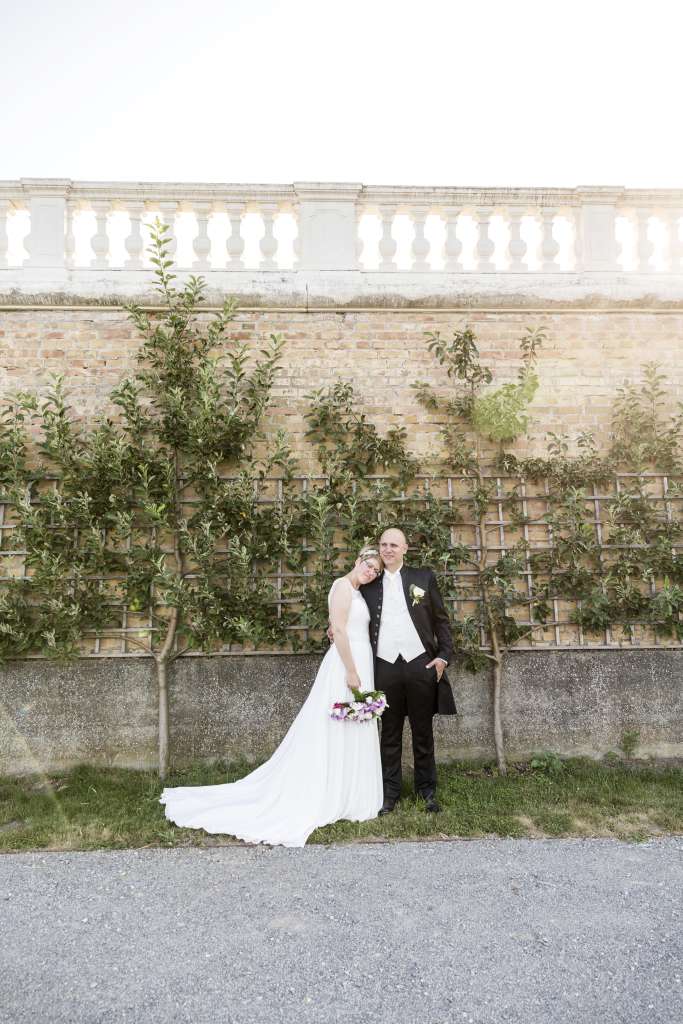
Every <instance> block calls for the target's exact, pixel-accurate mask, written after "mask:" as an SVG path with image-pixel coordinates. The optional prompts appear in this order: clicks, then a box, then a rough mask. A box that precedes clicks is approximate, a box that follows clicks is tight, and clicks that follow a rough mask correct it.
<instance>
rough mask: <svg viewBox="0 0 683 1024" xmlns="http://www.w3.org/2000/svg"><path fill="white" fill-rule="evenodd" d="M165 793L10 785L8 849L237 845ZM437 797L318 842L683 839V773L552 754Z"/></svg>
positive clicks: (459, 781)
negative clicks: (434, 808)
mask: <svg viewBox="0 0 683 1024" xmlns="http://www.w3.org/2000/svg"><path fill="white" fill-rule="evenodd" d="M252 768H253V765H248V764H246V763H242V764H226V763H224V762H216V763H214V764H211V765H206V764H199V763H198V764H194V765H192V766H191V767H189V768H187V769H185V770H182V771H176V772H173V773H172V774H171V775H170V776H169V778H168V780H167V783H166V784H167V785H168V786H195V785H202V786H206V785H213V784H216V783H223V782H232V781H234V780H235V779H238V778H241V777H242V776H243V775H246V774H247V773H248V772H249V771H250V770H251V769H252ZM410 781H411V780H409V782H410ZM161 789H162V786H161V784H160V783H159V779H158V776H156V775H155V773H154V772H150V771H135V770H131V769H124V768H98V767H93V766H89V765H79V766H78V767H76V768H73V769H71V770H70V771H64V772H58V773H52V774H50V775H27V776H21V777H0V851H4V852H10V851H19V850H100V849H111V850H114V849H130V848H135V847H138V848H139V847H181V846H208V845H212V846H213V845H216V844H226V845H228V844H231V843H235V842H236V840H234V839H231V838H230V837H229V836H225V837H223V836H211V835H208V834H207V833H206V832H204V831H203V830H196V829H182V828H177V827H176V826H175V825H172V824H171V823H170V822H168V821H167V820H166V818H165V816H164V809H163V807H162V805H161V804H159V802H158V801H159V794H160V793H161ZM438 797H439V801H440V803H441V805H442V811H441V813H439V814H427V813H426V812H425V810H424V804H423V803H422V801H421V800H419V799H417V798H416V797H415V796H414V795H413V794H412V792H411V789H410V786H409V785H408V784H406V785H405V786H404V793H403V795H402V799H401V803H400V804H399V805H398V807H397V809H396V810H395V811H394V812H393V813H392V814H390V815H387V816H385V817H382V818H375V819H374V820H372V821H367V822H362V823H354V822H348V821H340V822H336V823H335V824H333V825H328V826H326V827H325V828H321V829H318V830H317V831H316V832H314V833H313V835H312V836H311V838H310V840H309V842H311V843H339V842H353V841H359V840H361V841H382V840H402V839H404V840H405V839H450V838H474V837H482V836H514V837H529V836H531V837H546V836H583V837H585V836H613V837H616V838H619V839H629V840H643V839H646V838H648V837H650V836H656V835H662V834H670V833H681V832H683V768H681V767H680V766H678V765H667V764H663V765H655V764H650V763H648V762H635V761H629V762H626V761H619V762H618V763H616V762H615V761H614V760H611V761H593V760H590V759H588V758H571V759H568V760H566V761H560V760H559V758H557V757H556V756H555V755H552V754H550V755H545V756H541V757H539V758H537V759H535V760H534V761H532V762H530V763H526V762H525V763H520V764H515V765H512V766H511V767H510V769H509V774H508V775H507V776H506V777H505V778H502V777H500V776H498V773H497V772H496V769H495V768H494V767H493V766H492V765H490V764H479V765H473V764H472V763H469V762H468V763H456V764H450V765H442V766H440V767H439V785H438Z"/></svg>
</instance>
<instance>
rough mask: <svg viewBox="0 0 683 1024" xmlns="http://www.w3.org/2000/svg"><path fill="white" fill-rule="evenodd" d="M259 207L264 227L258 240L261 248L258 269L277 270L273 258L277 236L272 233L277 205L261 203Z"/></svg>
mask: <svg viewBox="0 0 683 1024" xmlns="http://www.w3.org/2000/svg"><path fill="white" fill-rule="evenodd" d="M259 209H260V213H261V216H262V217H263V228H264V231H263V238H262V239H261V241H260V242H259V248H260V249H261V262H260V263H259V270H277V263H276V261H275V259H274V258H273V257H274V256H275V253H276V252H277V244H278V243H277V238H276V237H275V235H274V233H273V230H274V227H275V215H276V213H277V206H276V205H275V203H261V204H260V207H259Z"/></svg>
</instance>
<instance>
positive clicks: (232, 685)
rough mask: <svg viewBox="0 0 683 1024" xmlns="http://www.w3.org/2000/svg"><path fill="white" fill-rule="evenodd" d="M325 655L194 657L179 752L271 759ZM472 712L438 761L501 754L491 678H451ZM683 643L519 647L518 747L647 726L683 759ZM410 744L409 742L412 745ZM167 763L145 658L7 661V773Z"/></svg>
mask: <svg viewBox="0 0 683 1024" xmlns="http://www.w3.org/2000/svg"><path fill="white" fill-rule="evenodd" d="M319 664H320V657H319V656H316V655H287V656H282V655H279V656H268V655H263V656H257V657H253V656H252V657H240V656H238V655H235V656H229V657H214V658H202V657H194V658H187V659H185V660H181V661H180V662H179V663H178V664H177V666H176V668H175V672H174V677H173V681H172V683H171V691H170V693H171V754H172V762H173V764H174V765H176V766H181V765H185V764H188V763H189V762H191V761H193V760H207V761H209V760H214V759H218V758H225V759H228V760H237V759H241V758H246V759H247V760H248V761H252V762H255V761H258V760H260V759H263V758H265V757H267V756H268V755H269V754H270V753H271V752H272V751H273V750H274V749H275V747H276V746H277V744H278V743H279V742H280V740H281V739H282V737H283V736H284V734H285V732H286V731H287V728H288V727H289V725H290V723H291V721H292V719H293V718H294V716H295V715H296V713H297V711H298V709H299V708H300V707H301V704H302V703H303V700H304V699H305V696H306V694H307V692H308V689H309V687H310V685H311V682H312V680H313V679H314V677H315V673H316V670H317V668H318V665H319ZM451 678H452V682H453V684H454V691H455V695H456V702H457V704H458V709H459V712H460V714H459V715H458V716H457V717H456V718H454V719H449V718H437V720H436V743H437V758H438V760H440V761H442V762H446V761H451V760H455V759H465V760H467V759H477V758H483V757H492V756H493V749H492V744H491V719H490V700H489V679H488V676H487V674H485V673H482V674H479V675H476V676H473V675H470V674H468V673H466V672H464V671H461V670H455V671H454V672H453V673H451ZM682 678H683V651H681V650H670V649H669V650H664V649H659V650H657V649H642V650H615V651H609V650H597V651H578V650H568V651H517V652H513V653H512V654H511V655H510V657H509V660H508V664H507V669H506V672H505V678H504V715H505V727H506V736H507V746H508V753H509V756H510V758H511V759H515V758H517V759H523V758H526V757H528V756H529V755H531V754H533V753H534V752H538V751H542V750H552V751H555V752H556V753H559V754H562V755H567V756H569V755H586V756H589V757H599V756H601V755H602V754H604V753H606V752H607V751H609V750H618V748H619V744H620V742H621V738H622V736H623V733H624V732H625V731H626V730H635V731H637V732H638V733H639V736H640V739H639V745H638V748H637V750H636V754H637V756H640V757H643V756H650V757H658V758H673V757H682V756H683V730H682V728H681V725H682V722H683V687H682V686H681V681H682ZM408 749H409V745H408ZM83 762H85V763H90V764H98V765H112V766H121V767H135V768H154V767H155V765H156V683H155V678H154V671H153V664H152V663H151V662H150V661H148V660H147V659H141V658H116V659H109V660H107V659H83V660H81V661H78V662H74V663H72V664H67V665H57V664H53V663H51V662H47V661H42V660H28V661H16V662H9V663H7V664H6V665H4V666H3V667H2V668H1V669H0V774H4V775H20V774H26V773H30V772H50V771H57V770H60V769H66V768H69V767H71V766H73V765H75V764H79V763H83Z"/></svg>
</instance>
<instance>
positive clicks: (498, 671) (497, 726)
mask: <svg viewBox="0 0 683 1024" xmlns="http://www.w3.org/2000/svg"><path fill="white" fill-rule="evenodd" d="M478 481H479V486H480V487H483V478H482V476H481V474H479V476H478ZM479 545H480V547H479V551H480V555H479V579H480V581H481V582H480V589H481V601H482V606H483V609H484V615H485V618H486V625H487V628H488V632H489V637H490V638H491V653H492V655H493V668H492V678H491V681H492V694H491V700H492V704H493V744H494V747H495V750H496V762H497V764H498V771H499V772H500V774H501V775H507V764H506V763H505V738H504V736H503V716H502V712H501V700H500V698H501V689H502V683H503V672H502V668H503V666H502V661H501V648H500V640H499V637H498V630H497V625H496V622H495V620H494V617H493V613H492V611H491V605H490V602H489V595H488V590H487V589H486V585H485V583H484V582H483V580H482V579H481V577H482V574H483V572H484V570H485V569H486V562H487V559H488V543H487V524H486V513H485V512H480V515H479Z"/></svg>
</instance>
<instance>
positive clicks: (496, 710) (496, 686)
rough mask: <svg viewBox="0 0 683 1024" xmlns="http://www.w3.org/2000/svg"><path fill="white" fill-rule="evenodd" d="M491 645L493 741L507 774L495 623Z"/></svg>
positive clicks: (498, 648)
mask: <svg viewBox="0 0 683 1024" xmlns="http://www.w3.org/2000/svg"><path fill="white" fill-rule="evenodd" d="M491 647H492V649H493V657H494V662H493V670H492V676H493V742H494V745H495V748H496V761H497V763H498V771H499V772H500V774H501V775H507V764H506V762H505V739H504V737H503V716H502V713H501V700H500V698H501V691H502V685H503V665H502V662H501V657H500V655H501V652H500V645H499V643H498V636H497V635H496V629H495V625H492V628H491Z"/></svg>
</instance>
